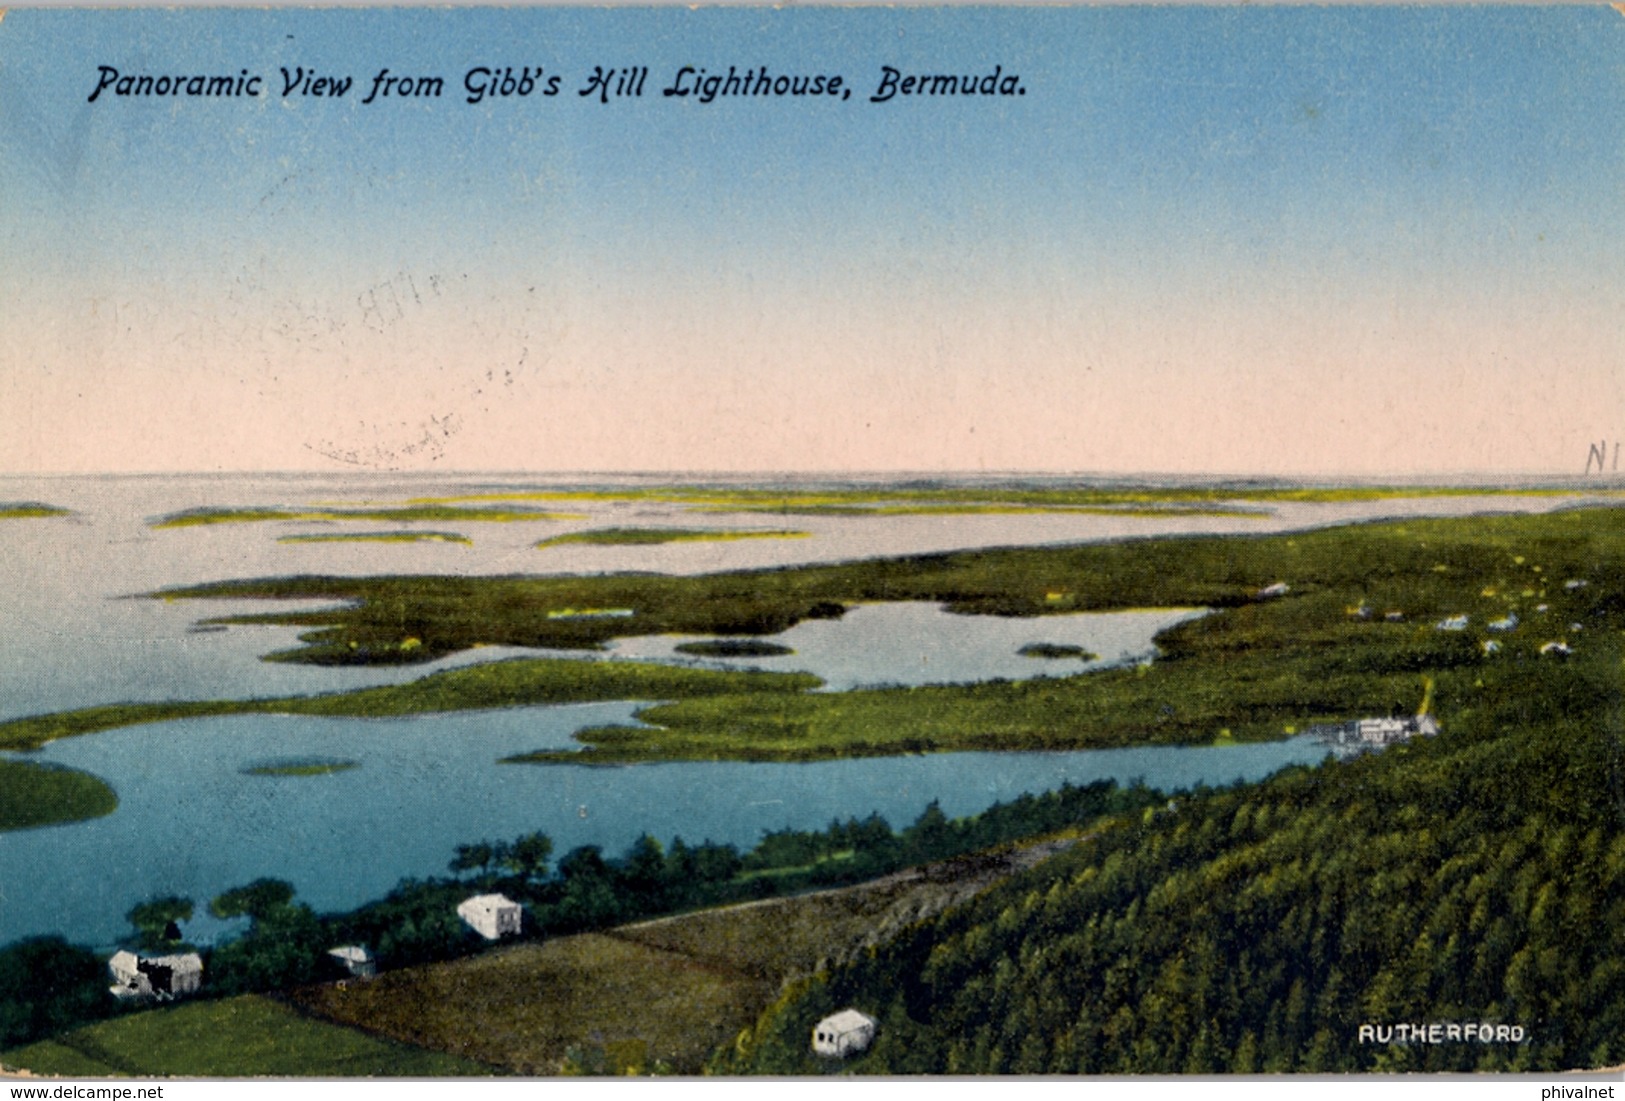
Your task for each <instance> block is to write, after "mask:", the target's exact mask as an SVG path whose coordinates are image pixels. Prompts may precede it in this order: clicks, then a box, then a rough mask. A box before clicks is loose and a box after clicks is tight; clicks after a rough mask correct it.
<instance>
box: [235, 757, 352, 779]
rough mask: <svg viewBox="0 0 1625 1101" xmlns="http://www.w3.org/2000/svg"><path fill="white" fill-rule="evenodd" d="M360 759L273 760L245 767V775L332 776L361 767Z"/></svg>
mask: <svg viewBox="0 0 1625 1101" xmlns="http://www.w3.org/2000/svg"><path fill="white" fill-rule="evenodd" d="M360 767H361V762H359V761H345V760H330V759H326V758H322V759H315V758H313V759H311V760H305V761H273V762H270V763H268V764H263V765H252V766H250V767H249V768H245V769H243V774H244V775H245V776H331V775H332V774H333V773H335V772H348V771H350V770H351V769H352V768H360Z"/></svg>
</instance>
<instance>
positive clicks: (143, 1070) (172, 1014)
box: [0, 995, 492, 1078]
mask: <svg viewBox="0 0 1625 1101" xmlns="http://www.w3.org/2000/svg"><path fill="white" fill-rule="evenodd" d="M0 1067H4V1068H6V1069H7V1070H18V1069H22V1070H28V1071H32V1072H33V1073H35V1074H49V1075H62V1076H67V1077H75V1078H84V1077H103V1076H117V1077H130V1076H148V1075H173V1076H199V1077H210V1078H220V1077H224V1078H241V1077H254V1076H260V1075H301V1076H306V1077H329V1076H331V1077H351V1076H371V1075H395V1076H408V1077H414V1078H417V1077H430V1076H438V1075H457V1076H465V1077H466V1076H475V1075H488V1074H490V1073H492V1072H491V1069H490V1067H488V1066H486V1065H484V1064H481V1063H477V1062H473V1061H470V1060H467V1059H460V1058H457V1057H455V1056H452V1055H447V1054H444V1053H441V1052H432V1051H424V1050H422V1049H419V1048H414V1047H412V1046H410V1045H407V1044H401V1043H398V1042H395V1041H393V1040H383V1039H378V1038H376V1037H374V1036H370V1035H367V1034H366V1033H362V1032H357V1031H355V1030H354V1029H349V1028H344V1027H341V1026H339V1025H334V1024H329V1023H327V1022H324V1021H317V1020H312V1019H311V1018H309V1017H307V1016H304V1015H303V1014H301V1013H298V1012H296V1011H295V1010H293V1009H290V1008H289V1007H288V1006H285V1005H282V1004H280V1003H278V1002H274V1001H271V1000H269V999H266V998H261V997H258V996H254V995H249V996H245V997H240V998H229V999H227V1000H225V1001H215V1002H192V1003H189V1004H186V1005H181V1006H177V1007H175V1008H173V1009H161V1010H155V1011H152V1012H147V1013H136V1014H132V1015H129V1016H126V1017H120V1018H117V1019H115V1020H111V1021H103V1022H101V1023H100V1024H94V1025H90V1026H87V1027H85V1028H81V1029H76V1030H75V1031H73V1032H69V1033H67V1034H65V1035H62V1036H58V1037H56V1038H55V1039H52V1040H46V1041H42V1042H40V1043H36V1044H29V1045H28V1046H27V1047H21V1048H16V1049H14V1050H12V1051H7V1052H3V1053H0Z"/></svg>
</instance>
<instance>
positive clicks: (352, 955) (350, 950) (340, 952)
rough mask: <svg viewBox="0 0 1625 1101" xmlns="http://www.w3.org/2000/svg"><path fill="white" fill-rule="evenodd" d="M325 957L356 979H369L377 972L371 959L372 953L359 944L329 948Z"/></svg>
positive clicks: (375, 964) (376, 965) (376, 966)
mask: <svg viewBox="0 0 1625 1101" xmlns="http://www.w3.org/2000/svg"><path fill="white" fill-rule="evenodd" d="M327 958H328V959H330V960H332V961H333V962H334V964H336V965H337V966H339V967H342V968H343V969H344V970H345V972H346V973H348V974H350V975H353V976H354V977H355V978H358V979H370V978H372V977H373V976H374V975H376V974H378V964H377V963H376V962H375V961H374V960H373V958H372V953H371V952H369V951H367V950H366V949H365V948H363V947H361V946H360V945H359V944H345V945H341V946H339V947H338V948H329V949H328V950H327Z"/></svg>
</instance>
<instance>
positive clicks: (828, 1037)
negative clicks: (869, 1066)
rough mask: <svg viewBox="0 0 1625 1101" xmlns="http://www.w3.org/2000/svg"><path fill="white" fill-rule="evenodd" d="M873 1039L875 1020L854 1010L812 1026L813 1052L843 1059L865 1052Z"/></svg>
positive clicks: (837, 1014) (829, 1017)
mask: <svg viewBox="0 0 1625 1101" xmlns="http://www.w3.org/2000/svg"><path fill="white" fill-rule="evenodd" d="M874 1039H875V1019H874V1018H873V1017H870V1016H868V1015H867V1014H864V1013H859V1012H858V1011H857V1010H855V1009H843V1010H841V1011H840V1012H839V1013H836V1014H833V1015H831V1016H828V1017H825V1018H824V1019H823V1020H822V1021H819V1022H818V1023H817V1024H816V1025H814V1026H813V1041H812V1046H813V1051H814V1052H816V1053H817V1054H819V1055H832V1056H834V1057H835V1058H837V1059H845V1058H846V1057H847V1056H848V1055H856V1054H857V1053H858V1052H860V1051H867V1050H868V1048H869V1045H870V1044H871V1043H873V1042H874Z"/></svg>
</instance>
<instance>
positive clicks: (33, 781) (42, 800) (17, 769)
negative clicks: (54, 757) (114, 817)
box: [0, 760, 118, 831]
mask: <svg viewBox="0 0 1625 1101" xmlns="http://www.w3.org/2000/svg"><path fill="white" fill-rule="evenodd" d="M117 807H118V795H117V794H116V793H114V791H113V789H112V788H110V787H108V786H107V785H106V784H105V783H103V782H102V781H101V780H98V779H97V778H96V777H94V776H92V775H90V774H89V773H86V772H79V771H77V770H74V769H69V768H55V767H49V766H45V765H36V764H32V763H30V762H27V761H4V760H0V831H4V830H24V829H30V828H32V827H34V826H53V825H56V824H58V823H61V822H81V821H84V820H85V819H87V818H100V817H102V816H103V815H106V814H112V813H113V811H114V810H115V809H117Z"/></svg>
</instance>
